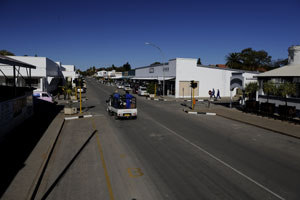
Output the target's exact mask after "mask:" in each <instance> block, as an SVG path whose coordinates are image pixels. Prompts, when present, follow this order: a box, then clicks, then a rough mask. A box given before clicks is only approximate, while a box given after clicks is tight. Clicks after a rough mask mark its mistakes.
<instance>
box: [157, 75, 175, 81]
mask: <svg viewBox="0 0 300 200" xmlns="http://www.w3.org/2000/svg"><path fill="white" fill-rule="evenodd" d="M172 79H175V77H169V76H168V77H165V81H168V80H172ZM157 80H159V81H163V80H164V77H158V79H157Z"/></svg>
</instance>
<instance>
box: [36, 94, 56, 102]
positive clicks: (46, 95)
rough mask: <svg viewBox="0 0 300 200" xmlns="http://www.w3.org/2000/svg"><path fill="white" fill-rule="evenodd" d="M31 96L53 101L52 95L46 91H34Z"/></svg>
mask: <svg viewBox="0 0 300 200" xmlns="http://www.w3.org/2000/svg"><path fill="white" fill-rule="evenodd" d="M33 98H34V99H39V100H43V101H48V102H50V103H54V101H53V98H52V95H51V94H49V93H48V92H34V93H33Z"/></svg>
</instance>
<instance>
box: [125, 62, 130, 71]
mask: <svg viewBox="0 0 300 200" xmlns="http://www.w3.org/2000/svg"><path fill="white" fill-rule="evenodd" d="M123 69H124V71H129V70H131V66H130V64H129V63H128V62H127V63H126V64H124V65H123Z"/></svg>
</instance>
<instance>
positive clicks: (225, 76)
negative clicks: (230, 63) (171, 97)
mask: <svg viewBox="0 0 300 200" xmlns="http://www.w3.org/2000/svg"><path fill="white" fill-rule="evenodd" d="M176 69H177V70H176V95H175V97H176V98H179V97H180V96H179V82H180V81H191V80H194V81H198V82H199V86H198V88H199V96H197V97H209V95H208V91H209V90H212V89H213V88H214V89H215V92H217V90H218V89H219V90H220V95H221V97H225V96H226V97H229V96H230V77H231V73H232V72H233V71H231V70H226V69H223V68H217V69H216V68H214V67H205V66H197V59H192V58H190V59H189V58H176Z"/></svg>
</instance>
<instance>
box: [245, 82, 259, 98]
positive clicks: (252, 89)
mask: <svg viewBox="0 0 300 200" xmlns="http://www.w3.org/2000/svg"><path fill="white" fill-rule="evenodd" d="M257 90H258V84H257V82H250V83H248V84H246V87H245V91H246V94H248V95H249V99H253V96H254V95H255V93H256V91H257Z"/></svg>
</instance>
